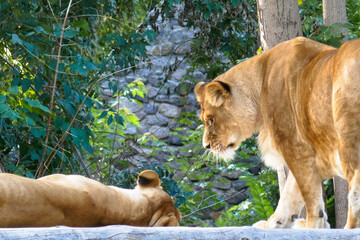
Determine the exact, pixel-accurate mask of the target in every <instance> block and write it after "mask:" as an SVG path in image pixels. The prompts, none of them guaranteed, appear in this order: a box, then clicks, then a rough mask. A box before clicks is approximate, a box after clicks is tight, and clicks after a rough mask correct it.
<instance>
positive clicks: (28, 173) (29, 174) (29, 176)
mask: <svg viewBox="0 0 360 240" xmlns="http://www.w3.org/2000/svg"><path fill="white" fill-rule="evenodd" d="M26 177H28V178H35V176H34V174H32V173H31V172H26Z"/></svg>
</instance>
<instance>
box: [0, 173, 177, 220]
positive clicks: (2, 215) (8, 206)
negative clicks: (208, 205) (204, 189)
mask: <svg viewBox="0 0 360 240" xmlns="http://www.w3.org/2000/svg"><path fill="white" fill-rule="evenodd" d="M180 220H181V213H180V211H179V210H178V209H177V208H176V207H175V204H174V201H173V199H172V198H171V197H170V196H169V195H168V194H167V193H166V192H164V191H163V190H162V188H161V187H160V179H159V176H158V174H157V173H156V172H154V171H151V170H146V171H143V172H142V173H140V175H139V177H138V181H137V186H136V187H135V189H131V190H130V189H122V188H118V187H114V186H105V185H103V184H102V183H99V182H97V181H95V180H91V179H89V178H86V177H83V176H78V175H62V174H54V175H50V176H46V177H43V178H40V179H38V180H35V179H29V178H24V177H20V176H16V175H13V174H7V173H1V174H0V227H46V226H55V225H65V226H71V227H94V226H104V225H111V224H126V225H134V226H178V225H179V221H180Z"/></svg>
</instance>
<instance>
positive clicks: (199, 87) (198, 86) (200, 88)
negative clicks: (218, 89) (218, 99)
mask: <svg viewBox="0 0 360 240" xmlns="http://www.w3.org/2000/svg"><path fill="white" fill-rule="evenodd" d="M205 86H206V83H204V82H198V83H197V84H196V86H195V90H194V91H195V94H196V100H197V101H198V102H199V103H200V102H201V97H202V94H203V92H204V87H205Z"/></svg>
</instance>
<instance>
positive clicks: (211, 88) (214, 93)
mask: <svg viewBox="0 0 360 240" xmlns="http://www.w3.org/2000/svg"><path fill="white" fill-rule="evenodd" d="M205 94H206V96H207V100H208V101H209V103H210V104H211V105H213V106H214V107H220V106H221V105H222V104H223V103H224V102H225V100H226V99H227V98H228V97H229V95H230V86H229V85H228V84H227V83H224V82H221V81H214V82H211V83H209V84H208V85H207V86H206V88H205Z"/></svg>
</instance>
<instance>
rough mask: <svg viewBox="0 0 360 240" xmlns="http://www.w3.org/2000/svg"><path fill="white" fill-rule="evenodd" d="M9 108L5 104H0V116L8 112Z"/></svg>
mask: <svg viewBox="0 0 360 240" xmlns="http://www.w3.org/2000/svg"><path fill="white" fill-rule="evenodd" d="M10 109H11V108H10V107H9V105H7V104H6V103H4V102H3V103H0V114H3V113H4V112H7V111H9V110H10Z"/></svg>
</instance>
